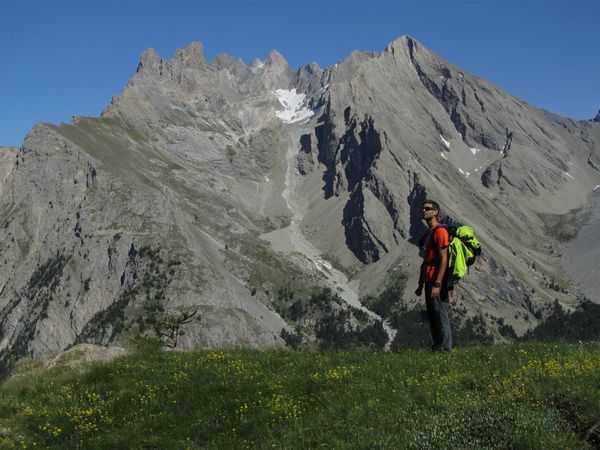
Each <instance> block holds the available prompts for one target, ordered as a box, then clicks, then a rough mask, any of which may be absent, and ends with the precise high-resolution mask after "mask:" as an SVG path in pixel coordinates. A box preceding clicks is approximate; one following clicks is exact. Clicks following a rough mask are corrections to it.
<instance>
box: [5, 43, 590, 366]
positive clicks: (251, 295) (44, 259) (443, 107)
mask: <svg viewBox="0 0 600 450" xmlns="http://www.w3.org/2000/svg"><path fill="white" fill-rule="evenodd" d="M599 145H600V125H599V124H598V123H597V122H593V121H575V120H571V119H568V118H564V117H560V116H557V115H555V114H552V113H550V112H547V111H544V110H541V109H538V108H535V107H533V106H531V105H528V104H527V103H526V102H524V101H522V100H519V99H518V98H515V97H513V96H511V95H510V94H508V93H506V92H504V91H502V90H501V89H499V88H498V87H496V86H494V85H493V84H491V83H489V82H487V81H485V80H483V79H481V78H479V77H477V76H474V75H472V74H469V73H467V72H465V71H463V70H461V69H460V68H458V67H455V66H454V65H452V64H451V63H449V62H447V61H445V60H443V59H442V58H441V57H439V56H438V55H436V54H434V53H433V52H431V51H430V50H428V49H427V48H425V47H424V46H422V45H421V44H420V43H419V42H417V41H415V40H414V39H412V38H410V37H407V36H404V37H401V38H400V39H398V40H396V41H394V42H392V43H390V44H389V45H388V46H387V48H386V49H385V50H384V51H382V52H381V53H360V52H354V53H352V54H351V55H350V56H349V57H348V58H346V59H344V60H343V61H340V62H339V63H337V64H335V65H333V66H331V67H328V68H326V69H322V68H320V67H319V66H318V65H317V64H314V63H313V64H309V65H307V66H304V67H301V68H300V69H299V70H297V71H294V70H292V69H291V68H290V67H289V65H288V64H287V62H286V61H285V59H284V58H283V56H282V55H280V54H279V53H277V52H276V51H273V52H271V53H270V54H269V55H268V56H267V57H266V58H265V59H264V60H258V59H257V60H255V61H254V62H252V63H251V64H250V65H247V64H245V63H244V62H243V61H241V60H239V59H236V58H233V57H231V56H228V55H225V54H220V55H219V56H217V57H216V58H215V60H214V61H212V62H210V63H209V62H207V61H206V60H205V58H204V55H203V49H202V45H201V44H199V43H192V44H190V45H189V46H187V47H185V48H183V49H180V50H178V51H177V52H176V53H175V55H174V56H173V57H172V58H171V59H163V58H161V57H160V56H159V55H158V54H157V53H156V52H155V51H154V50H152V49H150V50H147V51H146V52H144V53H143V54H142V56H141V59H140V63H139V65H138V67H137V73H136V74H135V75H134V77H133V78H132V79H131V80H130V81H129V83H128V84H127V86H126V87H125V89H124V90H123V92H122V93H121V95H119V96H118V97H115V98H113V99H112V101H111V103H110V104H109V105H108V106H107V108H106V109H105V110H104V111H103V113H102V115H101V116H100V117H98V118H87V117H74V118H73V121H72V123H71V124H59V125H55V124H37V125H36V126H35V127H34V128H33V129H32V130H31V132H30V133H29V134H28V135H27V137H26V138H25V140H24V142H23V145H22V146H21V147H20V148H19V149H10V148H2V152H3V155H5V157H4V158H3V159H2V166H1V172H0V175H1V177H0V193H1V200H0V221H1V222H0V224H1V225H2V230H3V231H2V233H1V234H0V267H1V270H0V308H1V311H2V312H1V314H0V327H1V328H0V329H1V338H0V357H1V359H2V361H3V364H4V366H5V367H6V366H8V365H10V364H11V363H12V361H14V360H15V359H16V358H18V357H20V356H22V355H25V354H29V355H32V356H34V357H46V356H48V355H50V354H53V353H55V352H57V351H60V350H62V349H65V348H68V347H69V346H72V345H73V344H76V343H83V342H89V343H95V344H99V345H107V344H127V342H128V341H129V340H131V339H133V336H135V335H140V334H142V335H144V334H153V333H156V332H157V330H160V329H161V327H166V326H167V324H168V323H171V324H172V323H173V321H172V320H171V322H169V319H173V317H176V316H177V314H179V315H180V317H181V314H182V313H184V312H186V311H187V312H188V313H190V312H192V311H193V313H197V315H196V318H195V319H194V320H190V321H187V322H185V325H184V324H183V323H182V324H181V326H182V328H181V330H177V335H178V336H179V334H181V336H180V337H179V340H178V345H179V346H183V347H190V346H195V345H202V346H238V345H244V346H254V347H266V346H280V345H284V341H287V343H288V344H290V342H292V343H293V342H298V341H297V340H299V339H300V338H301V339H302V341H303V342H304V343H305V345H311V343H313V344H314V343H318V342H320V341H322V340H324V339H327V336H329V335H331V333H338V334H339V333H342V334H344V333H345V334H344V336H346V335H347V336H350V337H351V336H354V337H356V336H358V338H359V340H362V342H369V339H372V340H378V341H381V340H382V339H383V340H384V341H389V340H390V339H391V338H393V336H394V334H395V333H396V328H397V326H396V328H395V327H394V323H393V322H391V321H389V320H384V321H383V322H381V319H382V317H381V315H382V313H381V311H379V312H376V311H375V310H373V308H372V302H371V303H369V302H368V301H365V299H367V298H371V299H373V298H377V296H378V295H380V294H382V292H386V289H387V288H389V287H390V286H392V285H394V286H396V288H398V287H399V288H398V289H396V291H394V292H396V295H397V302H398V303H399V304H403V305H406V306H407V307H412V306H413V305H418V302H420V301H422V300H419V299H416V298H415V297H414V295H413V294H412V291H413V289H412V286H414V285H415V284H416V278H417V272H418V266H419V264H420V259H419V252H418V247H417V241H418V239H419V237H420V235H421V234H422V232H423V231H424V225H423V224H422V222H421V219H420V206H421V203H422V200H423V199H425V198H426V197H431V198H435V199H438V201H439V202H440V204H441V205H442V207H443V210H444V212H445V213H446V214H447V215H449V216H451V217H452V218H454V219H457V220H459V221H461V222H464V223H468V224H470V225H472V226H473V228H474V229H475V230H476V234H477V236H478V237H479V239H480V241H481V242H482V244H483V248H484V254H483V256H482V257H481V258H480V259H479V261H478V263H477V265H476V266H474V267H473V269H472V270H471V273H470V274H469V275H468V277H467V280H466V281H465V282H464V283H462V284H461V286H460V289H459V290H458V293H457V302H458V306H457V307H456V308H457V310H460V311H461V312H462V314H463V315H464V318H465V319H466V318H469V317H474V316H477V317H480V318H481V319H482V321H483V323H484V324H485V326H486V327H487V328H488V329H489V330H491V332H492V334H493V335H494V336H496V338H497V339H501V336H500V335H499V334H498V332H497V328H494V327H495V325H494V324H495V321H497V320H499V319H502V321H504V322H505V323H507V324H510V325H511V326H512V327H513V328H514V329H515V330H516V332H517V334H520V333H523V332H524V331H525V330H526V329H528V328H530V327H531V326H533V325H534V324H535V323H536V322H537V320H538V319H539V318H540V317H542V316H543V311H544V305H546V304H548V303H550V302H553V301H554V300H555V299H558V300H559V301H560V302H561V303H563V304H565V305H567V306H573V305H574V304H575V303H576V298H577V297H578V296H580V295H581V294H582V290H581V286H580V285H578V284H577V277H578V276H579V275H583V274H582V273H573V272H572V271H571V272H569V275H567V272H566V271H565V268H564V266H565V265H566V266H568V267H571V265H572V261H573V259H577V254H575V255H571V256H569V257H566V256H563V254H562V253H563V246H564V245H566V244H565V243H569V242H571V243H572V242H573V241H574V240H577V239H585V237H583V238H582V237H578V231H579V230H580V229H581V228H582V227H585V226H586V224H589V222H590V218H592V217H595V215H594V214H595V213H594V211H595V209H594V202H593V199H594V194H593V192H594V187H595V186H597V185H598V184H600V151H599ZM584 242H585V241H584ZM571 247H572V245H571ZM571 247H569V248H571ZM586 248H587V249H591V251H590V252H589V255H592V256H591V258H592V260H593V255H594V254H595V255H596V258H597V255H598V252H597V249H598V241H597V240H596V239H593V240H590V241H589V243H588V245H587V246H586ZM583 271H584V272H585V269H584V270H583ZM590 283H592V286H593V289H590V290H588V291H587V292H592V293H594V292H598V288H599V287H600V286H599V285H598V283H599V282H598V280H590V279H589V278H586V279H585V283H584V284H585V286H588V287H589V286H590ZM594 283H595V284H594ZM404 286H406V289H403V287H404ZM592 300H594V301H597V300H598V299H597V298H593V299H592ZM365 305H367V306H368V307H367V306H365ZM375 309H376V308H375ZM188 315H190V314H188ZM180 331H181V333H180ZM386 334H387V336H386ZM382 336H383V338H382ZM350 337H349V339H350ZM295 339H296V340H295Z"/></svg>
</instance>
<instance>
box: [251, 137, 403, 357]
mask: <svg viewBox="0 0 600 450" xmlns="http://www.w3.org/2000/svg"><path fill="white" fill-rule="evenodd" d="M288 130H289V131H288V132H289V135H288V136H289V143H288V148H287V153H286V165H287V167H286V173H285V188H284V190H283V192H282V194H281V195H282V197H283V199H284V200H285V202H286V205H287V207H288V209H289V210H290V211H291V212H292V220H291V223H290V224H289V225H288V226H287V227H285V228H281V229H279V230H275V231H272V232H270V233H266V234H263V235H261V238H263V239H265V240H267V241H269V242H271V244H272V245H273V247H274V248H275V249H276V250H278V251H282V252H284V253H300V254H302V255H304V256H305V257H306V258H307V259H308V260H309V261H311V262H312V263H313V264H314V266H315V268H316V269H317V270H318V271H319V272H320V273H321V274H322V275H323V276H324V281H325V283H326V284H327V285H328V286H329V287H330V288H331V290H332V292H336V293H338V294H339V296H340V297H341V299H342V300H343V301H344V302H346V303H347V304H348V305H350V306H352V307H354V308H357V309H359V310H361V311H364V312H365V313H366V314H368V315H369V316H370V317H371V318H373V319H375V320H379V321H381V323H382V324H383V327H384V329H385V331H386V333H387V334H388V336H389V339H388V342H387V344H386V346H385V348H386V349H389V348H390V345H391V343H392V341H393V340H394V337H395V335H396V330H395V329H393V328H392V327H391V326H390V325H389V324H388V323H387V322H386V321H384V320H383V319H382V318H381V317H380V316H379V315H377V314H375V313H374V312H373V311H371V310H369V309H367V308H366V307H365V306H363V305H362V304H361V302H360V301H359V298H358V288H359V285H360V281H359V280H348V277H347V276H346V275H345V274H344V273H342V272H341V271H339V270H337V269H335V268H334V267H332V265H331V264H330V263H329V262H327V261H326V260H325V259H324V258H323V256H322V254H321V251H320V250H319V249H318V248H317V247H315V246H314V245H313V244H312V243H311V242H309V241H308V239H306V237H305V236H304V234H303V232H302V228H301V222H302V218H303V215H304V212H303V207H302V204H301V201H300V200H299V198H298V196H297V195H296V187H297V184H298V181H299V177H300V176H301V175H300V174H299V173H298V171H297V168H296V166H297V165H296V156H297V155H298V152H299V151H300V138H301V136H302V135H304V134H306V133H308V132H309V131H310V130H308V129H306V127H302V126H300V125H296V126H292V125H289V126H288Z"/></svg>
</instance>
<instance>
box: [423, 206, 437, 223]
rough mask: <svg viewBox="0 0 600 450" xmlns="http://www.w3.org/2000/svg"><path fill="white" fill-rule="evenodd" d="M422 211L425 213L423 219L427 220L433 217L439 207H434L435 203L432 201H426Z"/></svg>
mask: <svg viewBox="0 0 600 450" xmlns="http://www.w3.org/2000/svg"><path fill="white" fill-rule="evenodd" d="M421 211H422V213H423V219H425V220H427V219H431V218H432V217H433V216H435V215H436V214H437V212H438V211H437V209H434V208H433V205H432V204H431V203H424V204H423V207H422V208H421Z"/></svg>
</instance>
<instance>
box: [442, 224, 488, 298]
mask: <svg viewBox="0 0 600 450" xmlns="http://www.w3.org/2000/svg"><path fill="white" fill-rule="evenodd" d="M446 228H447V230H448V232H449V233H450V246H449V247H448V269H446V271H447V272H446V273H447V279H448V283H447V286H448V290H452V289H454V285H455V284H456V283H458V282H459V281H460V280H462V278H463V277H464V276H465V274H466V273H467V271H468V269H469V266H471V265H473V263H474V262H475V258H476V257H477V256H479V255H481V244H480V243H479V241H478V240H477V238H476V237H475V235H474V234H473V228H471V227H468V226H466V225H460V226H458V227H457V228H453V227H446Z"/></svg>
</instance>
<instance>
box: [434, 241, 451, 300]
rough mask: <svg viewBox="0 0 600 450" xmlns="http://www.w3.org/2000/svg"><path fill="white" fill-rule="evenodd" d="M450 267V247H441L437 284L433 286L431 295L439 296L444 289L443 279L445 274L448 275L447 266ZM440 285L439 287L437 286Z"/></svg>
mask: <svg viewBox="0 0 600 450" xmlns="http://www.w3.org/2000/svg"><path fill="white" fill-rule="evenodd" d="M447 267H448V247H446V248H441V249H440V268H439V270H438V273H437V277H436V279H435V284H434V286H433V287H432V288H431V296H432V297H439V296H440V292H441V290H442V287H441V286H442V280H443V279H444V275H446V268H447ZM435 285H438V286H439V287H435Z"/></svg>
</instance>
